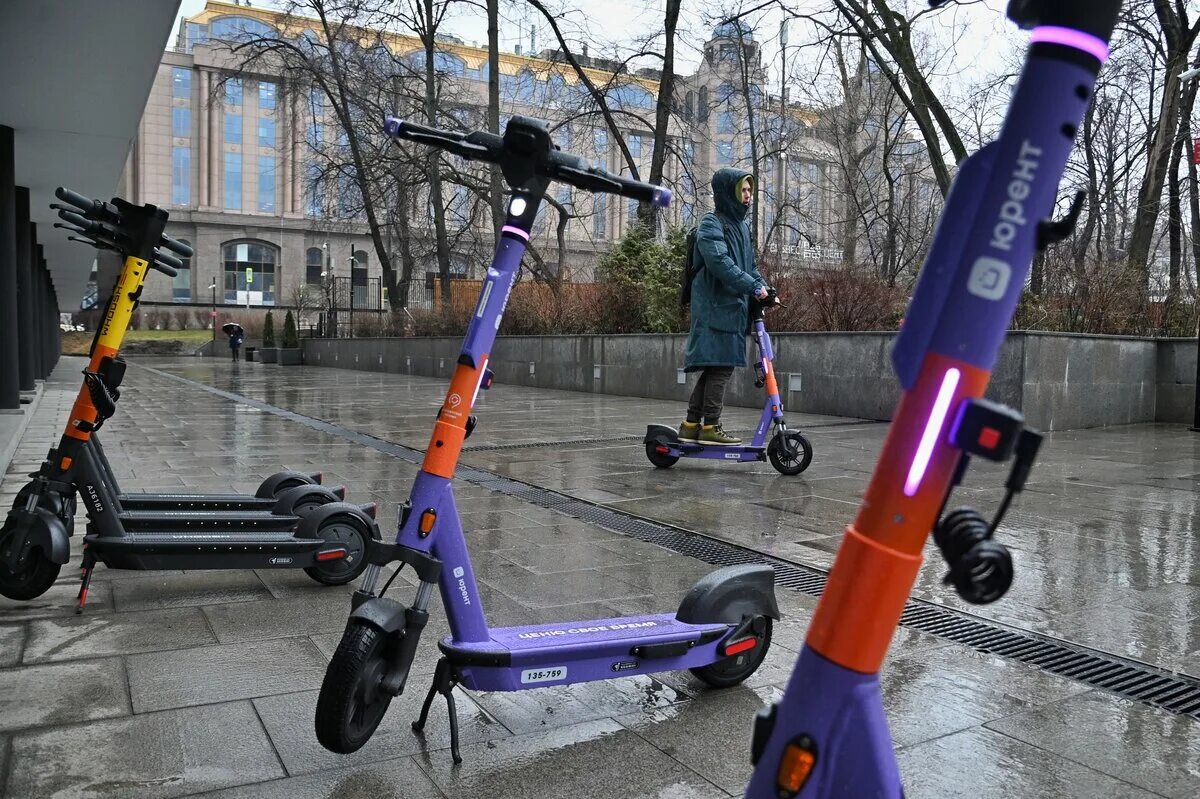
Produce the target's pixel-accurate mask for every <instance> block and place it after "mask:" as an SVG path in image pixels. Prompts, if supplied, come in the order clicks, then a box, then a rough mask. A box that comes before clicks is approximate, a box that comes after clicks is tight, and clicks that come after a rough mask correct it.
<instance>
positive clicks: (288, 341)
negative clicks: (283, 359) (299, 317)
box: [263, 311, 300, 350]
mask: <svg viewBox="0 0 1200 799" xmlns="http://www.w3.org/2000/svg"><path fill="white" fill-rule="evenodd" d="M263 336H264V337H265V336H266V333H265V332H264V333H263ZM299 346H300V339H299V337H298V336H297V335H296V318H295V317H294V316H292V312H291V311H288V312H287V314H285V315H284V317H283V348H284V349H287V350H294V349H296V348H297V347H299Z"/></svg>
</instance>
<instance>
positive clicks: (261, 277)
mask: <svg viewBox="0 0 1200 799" xmlns="http://www.w3.org/2000/svg"><path fill="white" fill-rule="evenodd" d="M221 256H222V260H223V261H224V264H225V302H226V303H230V304H233V305H274V304H275V264H276V263H277V262H278V260H279V258H278V250H277V249H276V248H275V245H273V244H267V243H266V242H264V241H239V242H231V243H229V244H225V245H223V246H222V247H221Z"/></svg>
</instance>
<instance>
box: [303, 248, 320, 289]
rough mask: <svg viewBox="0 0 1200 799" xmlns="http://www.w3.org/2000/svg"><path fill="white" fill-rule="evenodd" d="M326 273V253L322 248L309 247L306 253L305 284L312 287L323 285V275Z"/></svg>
mask: <svg viewBox="0 0 1200 799" xmlns="http://www.w3.org/2000/svg"><path fill="white" fill-rule="evenodd" d="M324 271H325V253H324V251H323V250H322V249H321V248H320V247H309V248H308V250H306V251H305V253H304V282H305V283H307V284H308V285H310V286H319V285H321V273H322V272H324Z"/></svg>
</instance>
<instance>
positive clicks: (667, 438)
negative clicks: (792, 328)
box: [643, 289, 813, 475]
mask: <svg viewBox="0 0 1200 799" xmlns="http://www.w3.org/2000/svg"><path fill="white" fill-rule="evenodd" d="M779 304H780V303H779V296H778V294H777V293H776V291H775V289H767V296H766V297H765V298H764V299H762V300H759V299H757V298H755V297H751V299H750V315H751V316H750V318H751V320H752V322H753V325H752V329H753V331H754V334H753V335H754V343H755V345H756V346H757V347H758V360H757V361H755V362H754V372H755V377H754V385H756V386H758V387H759V388H763V387H765V388H766V391H767V398H766V402H765V403H764V405H763V412H762V417H761V418H760V419H759V420H758V427H757V428H755V430H754V438H753V439H751V441H750V443H749V444H739V445H735V446H727V445H723V444H705V443H703V442H701V441H684V440H682V439H681V438H680V437H679V431H678V430H676V429H675V428H673V427H668V426H666V425H662V424H652V425H647V426H646V438H645V439H643V441H644V443H645V445H646V457H647V458H649V459H650V462H651V463H653V464H654V465H655V466H657V467H658V468H660V469H669V468H671V467H672V466H674V465H675V464H676V463H678V462H679V459H680V458H709V459H710V460H720V461H734V462H736V463H745V462H746V461H765V460H769V461H770V462H771V465H772V466H774V467H775V469H776V471H778V472H779V473H780V474H787V475H796V474H800V472H802V471H804V470H805V469H807V468H808V465H809V464H810V463H812V457H813V449H812V444H811V443H809V441H808V439H807V438H805V437H804V436H803V435H801V434H800V431H798V430H794V429H792V430H789V429H788V426H787V422H786V421H784V418H783V400H781V399H780V398H779V383H778V382H777V381H776V379H775V366H774V363H775V350H774V348H773V347H772V346H771V336H770V334H769V333H767V326H766V324H765V323H764V322H763V311H764V310H765V309H767V308H771V307H773V306H775V305H779ZM768 432H769V433H770V434H771V441H770V443H768V442H767V434H768ZM764 445H765V446H764Z"/></svg>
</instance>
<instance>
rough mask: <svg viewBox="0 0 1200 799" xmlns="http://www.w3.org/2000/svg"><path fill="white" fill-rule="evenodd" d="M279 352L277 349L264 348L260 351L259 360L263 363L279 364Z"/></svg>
mask: <svg viewBox="0 0 1200 799" xmlns="http://www.w3.org/2000/svg"><path fill="white" fill-rule="evenodd" d="M278 355H279V350H277V349H276V348H275V347H263V348H262V349H261V350H259V351H258V360H259V361H260V362H262V363H277V362H278Z"/></svg>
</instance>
